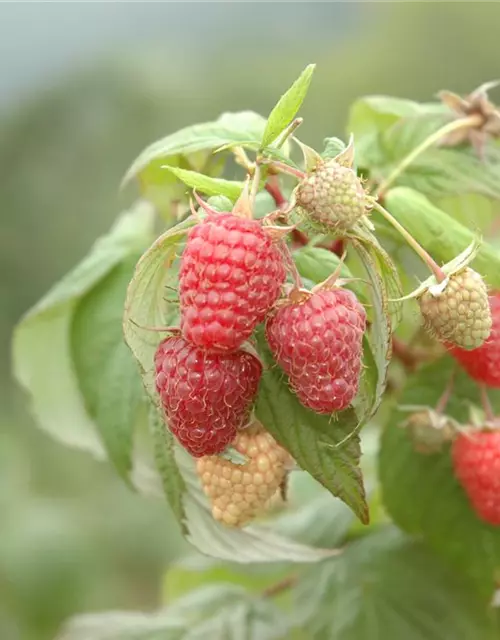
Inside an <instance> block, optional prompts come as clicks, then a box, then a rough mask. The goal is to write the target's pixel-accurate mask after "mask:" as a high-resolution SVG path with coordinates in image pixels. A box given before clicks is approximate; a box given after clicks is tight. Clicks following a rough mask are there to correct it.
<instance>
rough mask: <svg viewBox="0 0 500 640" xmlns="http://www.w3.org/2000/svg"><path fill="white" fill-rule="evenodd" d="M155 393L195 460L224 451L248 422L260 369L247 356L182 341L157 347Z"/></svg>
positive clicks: (174, 339)
mask: <svg viewBox="0 0 500 640" xmlns="http://www.w3.org/2000/svg"><path fill="white" fill-rule="evenodd" d="M155 371H156V389H157V391H158V393H159V395H160V399H161V404H162V407H163V410H164V412H165V416H166V418H167V420H168V424H169V427H170V430H171V431H172V433H173V434H174V436H175V437H176V438H177V439H178V440H179V442H180V443H181V444H182V446H183V447H184V448H185V449H187V450H188V451H189V453H190V454H191V455H192V456H194V457H199V456H205V455H212V454H215V453H220V452H221V451H223V450H224V449H225V448H226V447H227V445H228V444H230V443H231V441H232V440H233V439H234V437H235V435H236V430H237V429H238V428H239V427H241V426H242V425H243V423H244V422H245V420H246V419H247V417H248V414H249V411H250V407H251V404H252V402H253V400H254V398H255V395H256V393H257V387H258V385H259V380H260V376H261V373H262V365H261V363H260V362H259V360H258V359H257V358H256V357H255V356H253V355H251V354H250V353H247V352H246V351H236V352H234V353H228V354H223V353H207V352H205V351H203V350H202V349H199V348H198V347H195V346H194V345H192V344H190V343H189V342H187V341H186V340H184V338H181V337H169V338H166V339H165V340H163V342H161V343H160V345H159V347H158V349H157V351H156V355H155Z"/></svg>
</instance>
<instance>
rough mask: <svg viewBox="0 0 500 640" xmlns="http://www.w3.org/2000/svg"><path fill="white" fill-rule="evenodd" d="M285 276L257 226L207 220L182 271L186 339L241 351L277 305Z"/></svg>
mask: <svg viewBox="0 0 500 640" xmlns="http://www.w3.org/2000/svg"><path fill="white" fill-rule="evenodd" d="M285 277H286V271H285V267H284V264H283V260H282V257H281V254H280V251H279V249H278V248H277V247H276V245H274V244H273V242H272V240H271V238H270V237H269V236H268V234H267V233H266V232H265V231H264V230H263V228H262V224H261V223H260V222H259V221H258V220H250V219H247V218H241V217H238V216H236V215H233V214H232V213H220V214H216V215H213V214H212V215H209V216H208V217H207V218H206V219H205V220H204V221H203V222H201V223H200V224H198V225H196V226H195V227H193V228H192V229H191V231H190V233H189V236H188V240H187V244H186V248H185V250H184V253H183V255H182V260H181V267H180V282H179V291H180V300H181V314H182V316H181V329H182V335H183V336H184V337H185V338H186V339H187V340H190V341H191V342H192V343H193V344H195V345H197V346H199V347H203V348H204V349H213V350H218V351H229V350H232V349H237V348H238V347H239V346H240V345H241V344H242V343H243V342H244V341H245V340H246V339H247V338H249V337H250V335H251V334H252V332H253V330H254V329H255V327H256V326H257V324H259V322H262V321H263V320H264V318H265V316H266V314H267V312H268V311H269V309H270V308H271V307H272V305H273V304H274V303H275V302H276V300H277V298H278V296H279V294H280V291H281V286H282V285H283V283H284V281H285Z"/></svg>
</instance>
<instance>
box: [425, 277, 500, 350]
mask: <svg viewBox="0 0 500 640" xmlns="http://www.w3.org/2000/svg"><path fill="white" fill-rule="evenodd" d="M419 304H420V311H421V312H422V316H423V318H424V322H425V325H426V327H427V328H428V329H429V330H430V332H431V333H433V334H434V335H435V336H436V337H437V338H438V340H441V341H442V342H450V343H452V344H454V345H456V346H457V347H461V348H463V349H477V347H480V346H481V345H482V344H483V343H484V341H485V340H486V339H487V338H488V336H489V335H490V331H491V313H490V307H489V303H488V292H487V290H486V285H485V284H484V282H483V280H482V278H481V276H480V275H479V274H478V273H476V272H475V271H473V270H472V269H469V268H465V269H463V270H462V271H459V272H458V273H455V274H454V275H452V276H450V277H449V278H447V279H446V280H445V281H444V282H443V283H441V284H435V285H433V286H431V287H429V288H428V289H426V290H425V291H424V293H423V294H422V295H421V296H420V298H419Z"/></svg>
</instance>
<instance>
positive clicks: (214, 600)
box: [57, 585, 289, 640]
mask: <svg viewBox="0 0 500 640" xmlns="http://www.w3.org/2000/svg"><path fill="white" fill-rule="evenodd" d="M288 631H289V628H288V624H287V622H286V619H285V617H284V616H283V615H282V614H281V612H280V611H279V609H278V608H277V607H276V606H275V605H274V604H273V603H272V602H270V601H269V600H265V599H262V598H255V597H252V596H251V595H249V594H247V593H246V591H245V590H244V589H241V588H238V587H237V586H231V585H212V586H206V587H203V588H201V589H198V590H196V591H192V592H191V593H189V594H188V595H187V596H186V597H184V598H182V599H180V600H177V601H176V602H174V603H173V604H171V605H170V606H169V607H168V609H165V610H160V611H158V612H156V613H136V612H128V611H117V612H109V613H98V614H87V615H82V616H77V617H76V618H74V619H73V620H70V621H69V623H67V624H66V625H65V627H64V628H63V630H62V631H61V633H60V634H59V635H58V637H57V640H202V639H203V638H214V639H215V638H220V639H221V640H222V639H223V638H227V639H228V640H229V639H231V638H232V639H234V640H236V639H239V638H247V639H248V640H279V639H283V640H284V639H285V638H286V637H288V635H287V634H288Z"/></svg>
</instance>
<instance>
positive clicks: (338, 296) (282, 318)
mask: <svg viewBox="0 0 500 640" xmlns="http://www.w3.org/2000/svg"><path fill="white" fill-rule="evenodd" d="M299 295H302V294H300V293H299ZM365 328H366V314H365V310H364V309H363V307H362V306H361V304H360V303H359V302H358V300H357V298H356V296H355V295H354V293H352V292H351V291H348V290H346V289H340V288H335V289H323V290H319V291H317V292H316V293H313V294H308V293H305V294H304V295H303V299H302V300H300V299H299V301H298V302H293V300H292V301H291V302H290V303H287V304H284V305H283V306H281V307H279V308H278V309H277V311H276V313H275V314H274V315H272V316H270V318H269V320H268V322H267V326H266V335H267V341H268V343H269V346H270V347H271V351H272V352H273V355H274V357H275V359H276V361H277V362H278V364H279V365H280V366H281V367H282V369H283V370H284V371H285V373H286V374H287V375H288V377H289V380H290V385H291V387H292V389H293V390H294V391H295V393H296V394H297V396H298V398H299V400H300V401H301V402H302V404H303V405H305V406H306V407H309V408H310V409H312V410H313V411H316V412H317V413H331V412H333V411H342V409H345V408H346V407H348V406H349V404H350V403H351V402H352V400H353V398H354V396H355V395H356V393H357V390H358V385H359V377H360V372H361V349H362V339H363V333H364V331H365Z"/></svg>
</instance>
